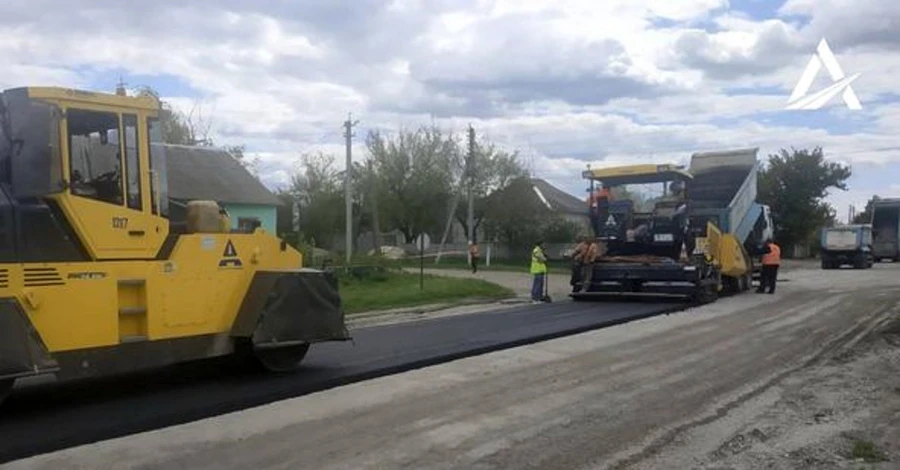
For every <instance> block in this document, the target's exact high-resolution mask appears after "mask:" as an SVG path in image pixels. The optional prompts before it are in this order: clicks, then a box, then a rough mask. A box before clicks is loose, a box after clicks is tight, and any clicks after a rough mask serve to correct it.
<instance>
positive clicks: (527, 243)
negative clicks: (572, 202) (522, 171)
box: [484, 176, 552, 258]
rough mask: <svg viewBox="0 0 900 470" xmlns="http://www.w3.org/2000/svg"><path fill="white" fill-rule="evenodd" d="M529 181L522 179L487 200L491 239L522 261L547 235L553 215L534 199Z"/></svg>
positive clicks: (487, 223)
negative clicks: (531, 248)
mask: <svg viewBox="0 0 900 470" xmlns="http://www.w3.org/2000/svg"><path fill="white" fill-rule="evenodd" d="M532 185H533V183H532V182H531V178H529V177H527V176H526V177H519V178H516V179H514V180H512V181H510V182H509V184H508V185H507V186H506V187H505V188H503V189H501V190H499V191H495V192H494V193H492V194H491V195H490V196H488V197H487V201H486V203H487V204H486V205H487V207H486V213H485V218H484V224H485V232H486V235H487V237H488V238H489V239H492V240H497V241H498V242H500V243H504V244H506V245H508V246H509V249H510V252H511V254H512V255H513V257H517V258H520V257H521V256H525V255H527V253H528V249H529V248H530V247H531V245H532V244H533V243H534V242H536V241H537V240H538V239H539V238H542V237H543V236H544V235H545V234H546V230H545V228H546V223H547V220H548V219H549V218H550V217H551V215H552V213H551V212H550V210H549V209H547V207H546V206H544V205H543V204H542V203H541V202H540V200H538V198H537V197H536V196H535V194H534V190H533V189H532Z"/></svg>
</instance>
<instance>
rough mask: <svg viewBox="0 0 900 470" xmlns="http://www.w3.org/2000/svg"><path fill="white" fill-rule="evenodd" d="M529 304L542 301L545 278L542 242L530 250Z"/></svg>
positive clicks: (545, 259) (544, 257) (545, 260)
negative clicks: (530, 278)
mask: <svg viewBox="0 0 900 470" xmlns="http://www.w3.org/2000/svg"><path fill="white" fill-rule="evenodd" d="M531 275H532V277H533V279H532V281H531V303H534V304H538V303H541V302H543V300H544V281H545V280H546V277H547V256H546V255H545V254H544V242H543V241H539V242H537V243H536V244H535V245H534V248H532V249H531Z"/></svg>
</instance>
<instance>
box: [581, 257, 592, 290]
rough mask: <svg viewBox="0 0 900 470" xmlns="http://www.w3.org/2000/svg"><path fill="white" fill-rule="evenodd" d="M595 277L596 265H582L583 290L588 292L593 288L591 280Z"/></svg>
mask: <svg viewBox="0 0 900 470" xmlns="http://www.w3.org/2000/svg"><path fill="white" fill-rule="evenodd" d="M593 277H594V264H593V263H584V264H582V265H581V290H582V291H585V292H587V290H588V289H590V287H591V279H592V278H593Z"/></svg>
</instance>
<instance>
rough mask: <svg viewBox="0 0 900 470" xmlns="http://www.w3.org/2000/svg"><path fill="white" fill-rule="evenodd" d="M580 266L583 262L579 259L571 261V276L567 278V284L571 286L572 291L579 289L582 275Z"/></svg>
mask: <svg viewBox="0 0 900 470" xmlns="http://www.w3.org/2000/svg"><path fill="white" fill-rule="evenodd" d="M582 266H584V264H583V263H582V262H581V261H575V262H573V263H572V278H571V279H570V280H569V285H570V286H572V292H578V291H580V290H581V278H582V277H583V273H582V272H581V270H582Z"/></svg>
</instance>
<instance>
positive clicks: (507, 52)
mask: <svg viewBox="0 0 900 470" xmlns="http://www.w3.org/2000/svg"><path fill="white" fill-rule="evenodd" d="M35 3H37V4H40V6H39V7H38V6H36V5H35ZM898 5H900V3H896V2H893V3H892V2H885V1H881V0H854V1H853V2H850V1H849V0H842V1H838V0H834V1H827V0H821V1H815V2H812V1H808V0H802V1H798V0H789V1H788V2H786V4H785V5H783V6H782V7H781V9H780V10H779V15H780V16H779V17H777V18H769V19H766V20H762V21H756V20H753V19H750V18H749V17H747V16H746V15H742V14H738V13H735V12H733V11H726V10H724V8H725V7H727V2H726V1H725V0H684V1H679V2H672V1H671V0H652V1H649V2H632V1H627V0H613V1H609V2H596V1H588V0H558V1H549V0H548V1H533V2H521V1H512V0H455V1H450V0H435V1H425V0H403V1H400V0H395V1H389V0H358V1H355V2H349V1H341V2H338V1H335V2H279V3H275V4H267V3H259V2H252V1H250V0H221V1H217V2H212V1H209V0H198V1H197V2H191V3H189V4H188V3H184V2H174V1H172V0H162V1H160V2H157V3H155V4H154V5H153V6H152V7H150V6H147V7H145V8H142V9H140V10H137V8H136V7H134V6H129V5H127V4H125V3H123V2H115V1H112V0H95V1H93V2H87V1H75V2H68V3H63V2H62V1H61V0H45V1H43V2H24V1H13V0H10V1H8V2H3V5H0V26H2V29H0V63H2V64H3V67H4V73H3V74H2V76H0V85H2V86H4V87H12V86H21V85H25V84H41V85H48V84H50V85H65V86H74V87H84V86H88V85H90V84H91V83H97V80H98V77H104V78H103V83H108V84H109V86H111V85H112V84H114V83H115V81H116V80H117V79H118V76H117V74H118V73H119V70H120V69H124V70H125V77H124V78H125V81H126V82H128V81H129V79H128V75H129V74H141V75H146V76H155V75H156V76H159V75H162V76H170V77H177V79H178V80H179V81H180V82H182V83H185V84H187V85H188V86H190V87H191V88H193V89H194V90H196V94H198V95H200V96H201V97H202V98H203V100H204V103H205V107H204V109H205V110H207V111H210V112H214V122H213V124H214V132H215V136H214V137H215V139H216V141H217V142H220V143H228V144H239V143H245V144H247V147H248V153H249V154H251V155H253V154H258V155H259V156H260V159H261V160H262V162H263V163H262V164H261V167H260V171H261V172H262V173H263V177H264V180H265V181H266V182H267V183H268V184H271V185H273V186H278V185H283V184H286V182H287V181H288V179H289V175H290V174H291V172H292V171H294V170H295V168H294V164H295V162H296V161H297V157H298V155H299V154H300V153H302V152H304V151H310V150H319V149H324V150H326V151H330V152H334V153H335V154H337V155H338V156H339V158H338V159H337V164H338V165H340V167H341V168H342V167H343V158H342V155H343V142H342V137H341V123H342V122H343V120H344V119H346V117H347V113H349V112H352V113H353V115H354V116H355V117H356V118H359V119H360V121H361V124H360V126H359V128H358V133H357V137H356V141H355V145H354V154H355V158H364V157H365V149H364V145H363V138H364V136H365V130H366V129H382V130H388V131H391V130H397V129H399V128H400V127H404V126H406V127H409V126H414V125H416V124H420V123H429V122H432V121H433V122H435V123H438V124H440V125H442V126H446V127H448V128H449V129H453V130H455V131H457V132H459V131H461V130H462V129H463V127H464V126H465V125H466V124H468V123H470V122H471V123H473V124H474V125H475V126H476V128H477V130H478V131H479V133H483V134H486V135H488V136H490V138H491V139H494V140H496V141H497V142H499V143H500V144H502V145H504V146H506V147H508V148H510V149H519V150H521V151H523V152H525V153H529V154H532V155H533V156H534V157H533V165H534V168H535V171H536V172H537V173H538V175H539V176H542V177H546V178H547V179H548V180H550V181H551V182H554V183H557V184H560V185H563V186H565V187H566V188H570V189H571V188H575V189H571V190H573V191H580V190H578V189H577V186H578V185H579V184H580V182H579V179H580V176H579V174H580V171H581V170H582V169H583V168H584V164H585V163H586V162H588V161H592V162H594V163H595V164H600V163H602V162H606V163H607V164H608V163H610V162H622V163H625V162H633V161H668V160H672V159H675V160H677V159H679V158H682V159H683V158H685V157H686V156H687V155H689V154H690V153H691V152H693V151H698V150H706V149H715V148H727V147H745V146H759V147H760V148H761V154H762V155H765V154H767V153H769V152H774V151H776V150H777V149H778V148H781V147H790V146H796V147H813V146H823V147H824V148H825V150H826V152H827V153H828V154H829V155H833V156H834V158H842V159H845V160H847V161H849V162H851V163H861V162H896V161H900V152H898V150H897V147H898V144H897V143H896V137H895V136H896V129H897V128H898V125H900V111H898V109H900V108H898V104H897V100H896V94H897V93H898V90H897V88H896V84H895V83H894V82H895V80H894V77H896V76H897V75H898V74H900V52H898V48H897V47H896V46H897V45H898V44H900V36H898V35H897V34H896V30H897V27H898V26H900V22H898V20H900V6H898ZM102 18H119V19H121V21H119V22H115V23H114V22H108V21H103V20H98V19H102ZM658 20H666V24H669V26H666V27H657V26H654V24H655V22H658ZM673 22H674V23H673ZM710 24H712V25H714V30H712V29H710V30H708V29H709V28H708V27H709V25H710ZM822 36H826V37H827V38H828V40H829V42H830V43H831V45H832V48H833V49H834V50H835V53H836V55H837V58H838V61H839V62H840V63H841V65H842V66H843V68H844V70H845V72H847V73H857V72H858V73H861V74H862V75H861V77H860V78H859V80H857V82H855V83H854V89H855V90H856V92H857V94H858V95H859V97H860V99H861V101H862V103H863V107H864V109H863V111H860V112H857V113H855V114H853V113H848V112H846V111H844V110H842V109H840V108H831V109H829V110H823V111H821V112H817V113H807V114H803V113H794V114H790V113H789V112H784V111H782V108H783V106H784V104H785V103H786V99H787V94H788V93H789V91H790V89H791V88H792V87H793V85H794V83H795V82H796V80H797V78H798V77H799V76H800V73H801V71H802V70H803V68H804V67H805V65H806V62H807V60H808V59H809V56H810V54H812V52H813V51H814V50H815V45H816V43H817V42H818V41H819V39H821V37H822ZM732 88H741V91H740V92H739V93H737V92H732V93H729V92H728V90H729V89H732ZM772 89H775V90H776V92H775V93H774V94H773V92H772ZM891 93H893V94H894V95H891ZM178 94H179V95H189V96H170V97H168V99H169V101H171V102H172V103H173V104H174V105H175V106H177V107H178V108H180V109H185V110H188V109H190V108H191V106H192V105H193V101H194V99H195V98H196V97H195V96H193V93H178ZM823 120H824V121H827V123H823ZM791 121H793V125H788V124H787V123H788V122H791ZM826 124H827V125H826ZM841 126H845V127H846V126H853V128H854V129H858V132H856V133H854V134H849V135H848V134H847V133H846V132H843V129H841ZM567 182H569V183H567ZM858 183H859V184H860V185H865V184H866V182H865V181H860V182H858ZM854 184H856V183H854ZM854 191H856V190H854ZM859 191H860V192H859V193H858V194H857V193H853V192H851V193H852V194H854V195H853V196H852V198H857V199H859V198H862V199H863V200H864V199H867V197H865V198H864V197H863V195H864V193H865V192H866V191H868V188H866V189H862V188H861V189H859ZM851 193H846V194H845V195H842V196H839V195H835V196H832V199H833V200H835V201H848V200H850V199H848V198H851V196H849V194H851ZM854 200H855V199H854ZM841 203H843V202H841Z"/></svg>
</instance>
